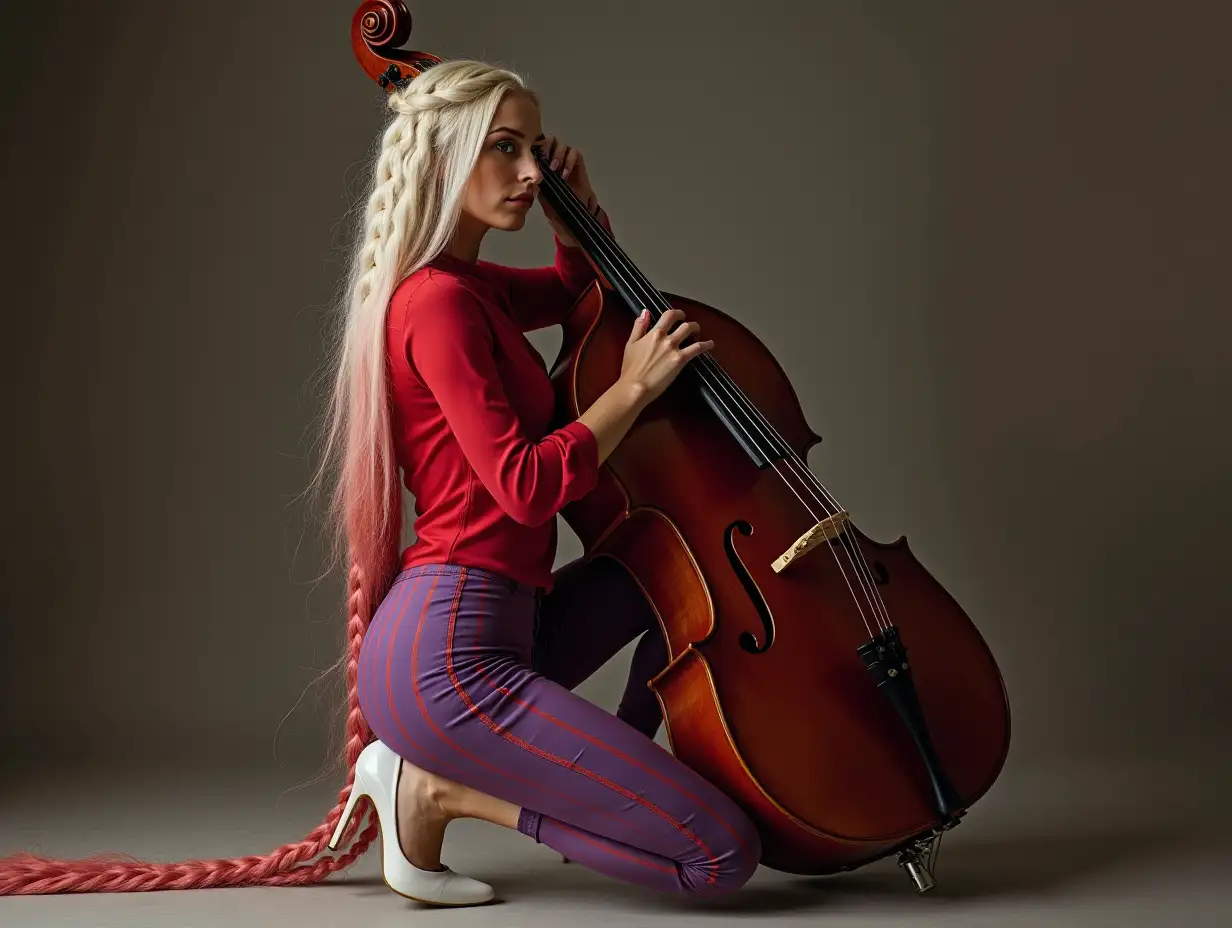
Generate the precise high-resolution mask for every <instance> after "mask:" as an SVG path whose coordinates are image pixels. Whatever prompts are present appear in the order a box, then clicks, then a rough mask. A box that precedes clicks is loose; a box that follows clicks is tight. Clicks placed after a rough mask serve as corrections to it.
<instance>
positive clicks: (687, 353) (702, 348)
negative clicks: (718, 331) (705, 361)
mask: <svg viewBox="0 0 1232 928" xmlns="http://www.w3.org/2000/svg"><path fill="white" fill-rule="evenodd" d="M713 347H714V342H713V341H707V342H694V343H693V344H691V345H688V346H687V347H685V348H681V349H680V356H681V357H682V358H684V359H685V360H686V361H691V360H693V358H696V357H697V356H698V355H699V354H705V353H706V352H707V351H709V350H710V349H711V348H713Z"/></svg>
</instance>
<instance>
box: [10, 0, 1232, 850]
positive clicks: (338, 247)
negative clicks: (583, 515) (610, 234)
mask: <svg viewBox="0 0 1232 928" xmlns="http://www.w3.org/2000/svg"><path fill="white" fill-rule="evenodd" d="M1217 6H1218V4H1214V3H1211V4H1205V5H1199V4H1169V5H1167V6H1166V7H1165V6H1164V5H1162V4H1158V5H1154V6H1152V5H1149V4H1138V3H1126V2H1118V3H1096V2H1084V3H1072V2H1048V3H1033V4H1010V3H983V2H957V0H953V2H932V3H929V4H922V3H915V2H910V0H902V2H888V0H887V2H867V0H866V2H854V0H853V2H825V3H814V4H802V3H799V2H798V0H782V2H779V0H768V2H763V3H759V4H757V5H756V7H755V9H751V8H749V7H748V5H746V4H736V3H732V2H727V0H723V2H716V0H673V2H672V3H670V4H666V3H663V2H647V0H625V2H622V3H619V4H578V3H576V2H575V3H567V2H564V0H533V2H532V0H527V2H526V3H522V4H509V3H497V2H490V0H482V2H481V0H472V2H468V3H465V4H456V3H443V2H428V0H424V2H418V3H414V4H413V7H412V8H413V10H414V12H415V13H416V16H417V29H416V33H415V35H414V37H413V39H412V42H411V45H412V46H413V47H421V48H426V49H428V50H431V51H434V52H436V53H438V54H441V55H443V56H446V57H455V56H463V55H465V56H479V57H487V58H489V59H490V60H493V61H496V62H499V63H504V64H510V65H514V66H517V67H520V68H522V69H524V71H525V72H526V73H527V75H528V76H529V78H530V79H531V81H532V82H533V83H534V85H535V86H536V87H537V88H538V89H539V90H540V92H541V93H542V95H543V97H544V100H545V127H546V129H547V131H549V132H554V133H558V134H560V135H562V136H563V137H565V138H566V139H568V140H569V141H570V142H572V143H573V144H575V145H577V146H579V147H580V148H581V149H582V150H583V151H584V152H585V154H586V157H587V159H588V162H589V163H590V165H591V170H592V173H593V178H594V184H595V187H596V189H597V191H598V193H599V195H600V198H601V200H602V202H603V203H604V204H605V206H606V207H607V209H608V211H609V212H610V214H611V216H612V219H613V223H614V226H615V229H616V232H617V235H618V236H619V238H620V240H621V242H622V244H623V245H624V247H625V248H626V250H627V251H628V252H629V253H630V255H631V256H632V257H633V259H634V260H635V261H636V262H638V263H639V264H640V266H641V267H642V268H643V269H644V270H645V271H646V272H647V273H648V274H649V276H650V277H651V279H652V280H654V281H655V282H656V283H657V284H658V285H659V286H661V287H662V288H664V289H668V290H672V291H676V292H680V293H684V294H688V295H690V296H693V297H695V298H698V299H701V300H703V301H706V302H709V303H711V304H713V305H717V306H719V307H721V308H723V309H725V310H726V311H728V312H730V313H732V314H733V315H735V316H736V317H738V318H739V319H741V320H743V321H744V322H745V323H747V324H748V325H749V326H750V327H751V328H752V329H753V330H754V331H755V332H756V333H757V334H758V335H759V336H760V337H761V338H762V339H763V340H764V341H765V342H766V343H767V345H768V346H769V347H770V349H771V350H772V351H773V352H774V353H775V354H776V355H777V356H778V358H779V359H780V361H781V362H782V365H783V367H784V368H785V370H786V372H787V374H788V375H789V377H790V378H791V380H792V382H793V383H794V385H795V387H796V389H797V391H798V393H799V396H800V399H801V402H802V404H803V407H804V410H805V412H806V415H807V417H808V419H809V422H810V424H811V425H812V426H813V428H814V429H815V430H816V431H817V432H819V433H820V434H822V435H823V436H824V438H825V441H824V443H823V444H822V445H821V446H820V447H818V448H817V449H815V450H814V452H813V454H812V456H811V459H810V464H811V466H812V468H813V469H814V471H815V472H816V473H817V474H818V476H819V477H820V478H821V479H822V480H823V481H824V482H825V484H826V485H827V487H828V488H829V489H830V490H831V491H832V492H833V493H834V494H835V495H836V496H837V497H838V498H839V499H840V500H841V501H842V502H843V503H844V505H845V506H846V507H848V509H849V510H850V511H851V512H852V513H853V514H854V517H855V519H856V520H857V522H858V523H859V524H860V525H861V527H862V528H864V530H865V531H867V532H869V533H870V534H871V535H873V536H874V537H877V538H881V539H886V540H890V539H893V538H895V537H897V536H898V535H899V534H900V533H901V534H906V535H907V536H908V538H909V539H910V541H911V544H912V546H913V548H914V550H915V551H916V552H917V554H918V555H919V557H920V558H921V559H922V560H923V561H924V563H925V564H926V565H927V566H928V567H929V568H930V569H931V570H932V571H933V572H934V573H935V575H936V576H937V577H938V578H939V579H940V581H941V582H942V583H943V584H944V585H945V586H946V587H947V588H948V589H949V590H950V591H951V592H952V593H953V594H954V595H955V596H956V597H957V598H958V599H959V601H960V602H961V603H963V604H964V606H965V607H966V608H967V609H968V610H969V612H970V614H971V615H972V617H973V618H974V619H975V621H976V622H977V624H978V625H979V627H980V629H981V630H982V632H983V633H984V634H985V635H986V636H987V638H988V641H989V642H990V644H991V646H992V648H993V650H994V652H995V654H996V656H997V658H998V660H999V661H1000V664H1001V667H1002V668H1003V671H1004V674H1005V679H1006V682H1007V685H1008V688H1009V693H1010V696H1011V699H1012V706H1013V720H1014V740H1013V745H1012V750H1011V755H1010V760H1009V764H1008V767H1007V769H1006V772H1005V774H1004V776H1005V777H1006V778H1007V779H1012V778H1014V777H1016V776H1020V775H1021V771H1023V770H1025V769H1027V768H1028V767H1029V766H1031V765H1033V764H1037V763H1052V762H1056V763H1060V764H1061V765H1062V766H1063V769H1068V767H1069V766H1072V767H1073V768H1074V769H1078V768H1079V767H1081V766H1082V765H1085V764H1087V763H1088V761H1090V760H1092V759H1093V758H1095V759H1100V760H1101V761H1111V763H1112V764H1113V765H1114V766H1115V768H1116V769H1118V770H1120V771H1121V772H1122V774H1123V775H1129V773H1130V772H1131V771H1133V770H1135V769H1137V768H1138V767H1141V766H1144V765H1145V763H1146V761H1147V760H1148V759H1158V758H1160V757H1170V758H1177V757H1179V758H1181V759H1182V762H1183V763H1187V764H1188V763H1192V764H1194V766H1195V769H1196V768H1197V767H1198V766H1199V765H1206V764H1208V763H1209V762H1210V760H1211V754H1212V752H1213V751H1215V750H1217V749H1218V747H1219V746H1220V740H1221V739H1223V738H1225V737H1226V733H1227V728H1228V712H1227V705H1228V696H1229V682H1228V681H1229V679H1230V677H1229V674H1228V672H1227V670H1226V668H1225V666H1224V664H1225V652H1224V651H1223V650H1222V649H1224V648H1226V647H1227V644H1228V643H1229V635H1228V631H1227V623H1226V621H1225V618H1226V615H1227V605H1226V604H1227V601H1228V594H1229V592H1230V589H1229V581H1228V579H1227V578H1226V576H1225V575H1224V573H1223V571H1224V570H1225V569H1226V562H1227V553H1228V546H1227V541H1226V538H1227V528H1226V526H1227V523H1228V521H1229V517H1230V516H1232V489H1230V488H1229V486H1228V480H1227V474H1228V472H1229V463H1230V462H1232V455H1229V440H1228V428H1227V425H1228V415H1227V412H1226V410H1225V408H1224V407H1225V404H1226V402H1227V400H1228V386H1229V374H1228V371H1227V358H1228V333H1229V325H1228V323H1227V313H1228V308H1229V303H1228V285H1227V280H1228V275H1227V264H1226V260H1227V257H1226V251H1227V244H1228V233H1227V228H1228V211H1229V206H1230V205H1232V204H1230V203H1229V196H1228V184H1227V182H1226V173H1227V170H1228V165H1229V164H1232V150H1230V149H1232V147H1230V145H1229V129H1228V125H1227V116H1228V100H1229V90H1230V87H1229V78H1228V70H1227V69H1226V68H1225V67H1223V66H1222V65H1220V64H1219V60H1220V58H1221V57H1222V56H1224V55H1225V54H1226V48H1225V44H1226V43H1225V38H1226V34H1227V32H1226V26H1227V24H1228V23H1227V19H1228V17H1227V16H1226V15H1221V16H1220V17H1217V16H1216V15H1215V14H1214V12H1213V11H1214V10H1215V9H1216V7H1217ZM353 8H354V6H353V4H352V3H340V2H336V0H330V2H324V0H309V2H301V3H297V4H294V5H290V6H288V4H286V3H274V2H264V0H262V2H255V0H254V2H249V3H244V4H219V3H212V4H185V5H179V4H158V5H152V4H149V3H146V2H139V0H113V2H111V3H109V4H106V5H99V4H90V3H83V2H75V3H74V2H62V3H57V4H52V5H48V6H40V7H39V8H38V11H37V13H35V12H32V11H31V9H18V10H12V9H8V10H6V12H5V13H4V14H3V16H4V20H5V25H4V29H3V30H0V32H2V33H3V39H0V41H2V42H3V54H2V55H0V60H3V62H4V65H3V67H4V68H5V71H6V75H7V79H6V81H5V85H4V86H5V91H4V93H3V94H2V95H0V101H2V102H0V106H2V107H3V115H4V131H5V140H4V145H3V147H2V148H0V157H2V158H3V177H4V183H3V191H4V198H5V200H4V216H5V222H4V224H3V226H4V232H3V234H4V236H5V247H4V248H3V250H2V252H0V255H2V257H0V260H2V261H3V280H4V292H5V304H6V307H5V310H6V311H5V313H4V319H5V322H4V327H5V328H4V330H5V339H4V341H5V345H6V351H5V356H6V358H7V363H6V364H5V365H4V377H5V391H4V395H5V398H6V401H7V402H6V410H7V414H6V417H5V418H6V422H7V425H8V427H7V428H6V430H5V431H6V433H7V439H8V440H7V441H6V442H5V445H6V449H7V450H6V453H5V454H4V456H3V459H4V465H3V466H4V470H5V472H4V486H5V487H6V488H7V494H8V502H7V506H6V510H7V518H6V520H5V521H6V528H7V531H6V532H5V533H4V546H5V547H4V562H3V564H4V568H3V569H4V575H3V581H2V582H0V590H2V594H0V595H2V596H3V600H2V602H3V612H2V616H0V623H2V624H0V634H2V636H3V637H2V638H0V706H2V707H3V730H2V731H0V743H2V744H3V745H4V764H5V766H6V767H8V768H9V769H10V770H11V769H14V768H17V767H26V766H38V765H46V764H50V763H53V762H55V761H57V760H60V759H71V760H73V761H74V762H75V763H92V762H99V763H104V762H106V763H116V764H122V765H138V764H140V765H144V764H148V763H152V762H158V763H163V762H166V763H184V764H189V763H191V764H209V765H234V766H236V767H239V768H243V769H256V768H259V767H262V766H269V765H274V764H277V765H281V766H282V767H284V768H285V770H286V771H287V772H286V774H285V779H286V781H287V783H288V784H290V783H294V782H295V781H297V780H298V779H301V778H302V779H306V778H308V777H310V776H312V775H313V774H314V773H315V772H317V771H318V768H319V767H320V765H321V764H325V763H329V762H330V761H331V759H332V758H331V757H330V756H327V747H326V746H327V742H328V738H329V734H330V733H329V730H328V729H329V725H330V723H331V720H332V719H333V718H334V716H333V715H332V714H331V710H332V709H333V707H334V706H335V705H336V702H337V700H338V699H339V698H340V694H341V689H340V686H339V684H340V681H338V680H335V681H333V682H332V683H330V684H323V683H317V684H315V685H313V684H314V680H315V678H316V675H317V673H318V672H319V671H320V669H321V668H323V667H325V666H327V665H328V664H329V663H330V662H331V661H332V660H333V659H334V658H335V656H336V655H337V653H338V647H339V645H340V643H341V641H342V630H343V626H344V617H343V614H342V611H341V598H340V596H341V586H340V582H341V581H340V578H338V577H334V576H330V577H326V578H324V579H322V578H319V577H318V574H319V573H320V567H321V544H320V537H319V534H318V523H317V522H316V521H315V520H316V515H315V514H314V513H311V512H306V511H305V508H304V506H303V505H302V504H301V503H300V502H298V501H297V500H296V496H297V494H299V493H300V492H301V491H302V490H303V489H304V486H305V484H306V481H307V479H308V476H309V473H310V462H309V457H308V451H309V447H310V445H309V441H310V438H311V431H310V430H311V428H312V424H313V417H314V416H315V414H316V413H317V411H318V410H319V403H320V393H319V391H318V390H316V389H315V386H314V383H313V377H314V376H315V375H316V374H317V373H319V371H320V364H321V361H322V323H323V319H324V315H325V313H327V312H328V311H329V310H330V307H331V302H332V300H333V298H334V295H335V287H336V284H337V282H338V280H339V278H340V275H341V273H342V268H343V262H344V257H345V255H346V252H347V249H348V246H349V242H348V241H347V240H346V238H345V235H344V234H343V231H342V226H341V219H342V217H343V214H344V213H345V211H346V210H347V209H348V207H349V206H350V204H351V203H353V202H354V199H355V197H356V196H357V195H358V193H359V191H360V189H361V180H362V178H363V175H364V171H365V169H366V158H367V154H368V150H369V146H370V145H371V143H372V141H373V139H374V137H375V134H376V133H377V132H378V127H379V125H380V123H381V120H382V119H383V116H382V110H381V109H380V105H379V104H380V97H381V94H380V92H379V91H378V90H377V88H376V87H375V85H374V84H373V83H372V82H371V81H370V80H369V79H368V78H367V77H366V76H365V75H364V74H363V73H362V71H361V70H360V68H359V66H358V65H357V63H356V62H355V60H354V58H353V57H352V54H351V49H350V45H349V18H350V15H351V11H352V10H353ZM1203 10H1205V12H1202V11H1203ZM1217 19H1223V20H1224V22H1222V23H1220V22H1218V21H1217ZM485 256H486V257H489V258H491V259H494V260H500V261H505V262H507V263H513V264H525V265H530V264H536V263H542V262H546V261H548V260H550V258H551V242H550V237H549V232H548V227H547V225H546V223H545V222H544V220H543V218H542V216H541V215H540V214H539V212H538V210H536V211H535V215H534V217H533V218H532V220H531V221H530V222H529V223H528V226H527V228H526V229H525V230H524V231H523V232H522V233H521V234H519V235H501V234H499V233H494V234H493V235H491V236H490V237H489V240H488V242H487V243H486V245H485ZM558 338H559V335H558V333H557V332H555V331H547V332H542V333H538V334H536V335H535V336H534V337H533V340H534V342H535V343H536V345H537V346H538V347H540V348H541V349H542V350H543V351H544V352H545V353H546V354H548V356H549V357H551V356H553V355H554V352H555V348H556V345H557V343H558ZM577 551H578V548H577V544H576V540H575V539H574V538H573V537H572V536H571V535H569V533H568V532H567V531H565V534H564V539H563V541H562V547H561V552H560V558H559V560H560V561H561V562H563V561H564V560H566V559H568V558H571V557H573V556H574V555H575V554H576V553H577ZM626 658H627V652H625V653H624V654H622V656H621V659H620V661H617V662H613V663H612V664H609V665H608V667H606V668H605V669H604V670H603V671H602V672H601V673H600V674H599V675H598V676H596V677H595V678H593V679H592V680H591V681H590V682H589V683H588V684H587V685H586V686H585V687H584V688H583V693H584V694H586V695H587V696H589V697H590V698H592V699H594V700H595V701H597V702H599V703H600V704H603V705H606V706H609V707H614V705H615V701H616V699H617V696H618V692H619V685H620V682H621V680H622V677H623V671H624V666H623V662H624V660H625V659H626ZM301 775H302V777H301ZM338 782H339V784H340V783H341V781H340V780H339V781H338ZM322 812H324V809H322ZM291 837H293V836H290V835H288V836H287V839H288V840H289V839H290V838H291ZM102 843H103V844H105V845H107V846H108V847H110V846H111V845H110V844H108V842H107V841H106V840H104V841H103V842H102Z"/></svg>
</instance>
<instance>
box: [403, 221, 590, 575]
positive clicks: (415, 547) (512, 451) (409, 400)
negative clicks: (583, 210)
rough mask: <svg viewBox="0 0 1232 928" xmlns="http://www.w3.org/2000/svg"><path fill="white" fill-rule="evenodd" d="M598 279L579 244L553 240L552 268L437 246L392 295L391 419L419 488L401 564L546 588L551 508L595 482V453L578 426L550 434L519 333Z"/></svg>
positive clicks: (536, 367) (543, 388)
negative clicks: (472, 570) (478, 572)
mask: <svg viewBox="0 0 1232 928" xmlns="http://www.w3.org/2000/svg"><path fill="white" fill-rule="evenodd" d="M602 218H603V221H604V225H605V226H606V225H607V222H606V215H603V217H602ZM594 278H595V274H594V270H593V268H592V267H591V266H590V264H589V262H587V260H586V257H585V255H584V254H583V252H582V249H580V248H576V247H566V246H564V245H563V244H561V242H560V240H559V239H556V261H555V264H554V265H553V266H548V267H538V268H512V267H505V266H503V265H499V264H493V263H490V262H487V261H478V262H475V263H471V262H468V261H464V260H462V259H460V258H455V257H453V256H452V255H448V254H442V255H440V256H439V257H438V258H436V259H435V260H434V261H432V262H431V263H430V264H429V265H427V266H426V267H424V268H422V269H420V270H419V271H416V272H415V273H414V274H411V275H410V276H409V277H407V278H406V279H405V280H404V281H402V282H401V283H400V284H399V285H398V287H397V289H396V290H395V291H394V294H393V298H392V299H391V301H390V306H389V313H388V314H387V317H386V337H387V346H388V362H389V366H388V370H389V377H390V382H391V391H392V392H391V399H392V410H391V413H392V425H393V434H394V444H395V450H396V454H397V460H398V464H399V465H400V466H401V468H402V472H403V482H404V484H405V486H406V488H407V489H408V490H409V491H410V492H411V493H412V494H413V495H414V497H415V523H414V527H415V535H416V541H415V542H414V543H413V544H411V545H410V546H409V547H407V548H406V550H404V551H403V552H402V567H403V568H407V567H411V566H414V565H416V564H424V563H451V564H461V565H463V566H468V567H479V568H485V569H488V570H494V571H497V572H499V573H502V574H505V575H506V576H508V577H512V578H514V579H516V580H520V581H522V582H523V583H529V584H532V585H535V586H541V587H544V588H545V589H551V586H552V566H553V563H554V561H555V557H556V543H557V528H556V518H555V516H556V514H557V513H558V512H559V511H560V509H561V508H562V507H563V506H564V505H565V504H566V503H568V502H571V501H573V500H576V499H578V498H579V497H581V496H583V495H585V494H586V493H587V492H588V491H590V490H591V489H592V488H593V487H594V485H595V483H596V481H597V480H598V474H599V454H598V445H597V444H596V441H595V436H594V433H593V432H592V431H591V430H590V429H589V428H588V427H587V426H585V425H583V424H582V423H581V422H578V421H573V422H570V423H568V424H567V425H565V426H564V427H563V428H560V429H557V430H555V431H551V432H549V431H548V424H549V422H550V421H551V418H552V414H553V410H554V407H555V397H554V394H553V391H552V386H551V382H550V381H549V379H548V373H547V366H546V365H545V364H544V361H543V358H542V357H541V356H540V354H539V352H538V351H537V350H536V349H535V347H534V346H533V345H532V344H531V343H530V342H529V341H528V340H527V338H526V336H525V335H524V334H523V333H525V332H529V331H531V330H533V329H540V328H544V327H546V326H549V325H556V324H559V323H560V322H561V321H562V320H563V319H564V317H565V314H566V313H567V312H568V311H569V309H570V308H571V307H572V306H573V304H574V302H575V300H576V299H577V297H578V296H580V295H581V293H582V291H583V290H584V289H585V287H586V286H587V285H588V284H589V283H590V282H591V281H593V280H594Z"/></svg>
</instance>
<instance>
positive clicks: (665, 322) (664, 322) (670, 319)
mask: <svg viewBox="0 0 1232 928" xmlns="http://www.w3.org/2000/svg"><path fill="white" fill-rule="evenodd" d="M683 318H684V310H682V309H676V307H674V306H673V307H672V308H671V309H669V310H668V311H667V312H665V313H664V314H663V315H661V316H660V317H659V321H658V322H656V323H655V328H656V329H659V330H660V331H661V332H664V333H666V332H667V331H668V330H669V329H671V328H672V327H673V326H675V324H676V323H677V322H679V321H680V320H681V319H683Z"/></svg>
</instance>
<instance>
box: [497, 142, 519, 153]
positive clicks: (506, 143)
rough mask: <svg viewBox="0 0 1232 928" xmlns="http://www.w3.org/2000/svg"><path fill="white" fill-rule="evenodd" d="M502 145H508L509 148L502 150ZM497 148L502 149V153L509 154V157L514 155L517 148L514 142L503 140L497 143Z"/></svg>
mask: <svg viewBox="0 0 1232 928" xmlns="http://www.w3.org/2000/svg"><path fill="white" fill-rule="evenodd" d="M502 145H507V146H508V147H507V148H501V146H502ZM496 147H497V148H500V150H501V151H503V152H505V153H506V154H509V155H511V154H513V151H514V148H515V146H514V144H513V142H512V141H510V140H509V139H501V140H500V141H499V142H497V143H496Z"/></svg>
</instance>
